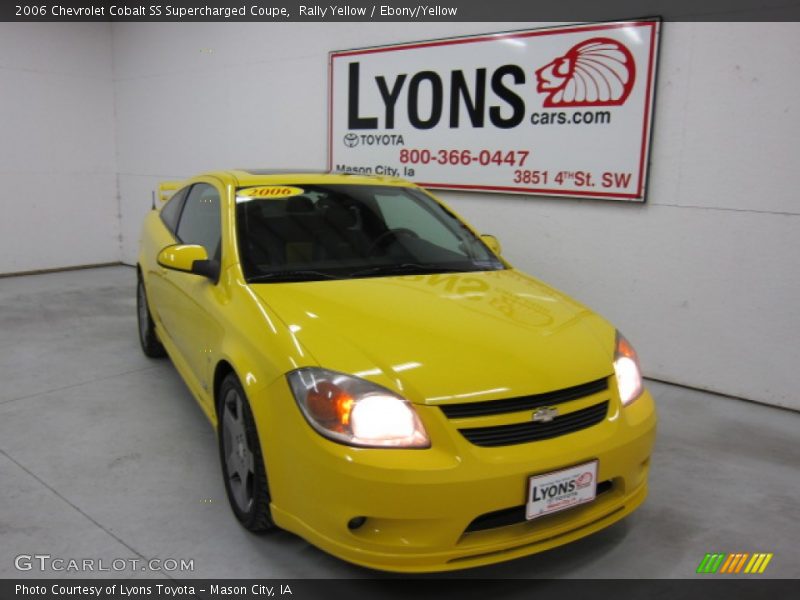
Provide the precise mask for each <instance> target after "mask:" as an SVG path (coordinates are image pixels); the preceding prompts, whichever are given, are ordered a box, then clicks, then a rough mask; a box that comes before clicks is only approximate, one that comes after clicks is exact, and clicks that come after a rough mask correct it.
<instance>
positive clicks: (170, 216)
mask: <svg viewBox="0 0 800 600" xmlns="http://www.w3.org/2000/svg"><path fill="white" fill-rule="evenodd" d="M188 191H189V188H188V187H185V188H183V189H181V190H178V191H177V192H175V193H174V194H172V198H170V199H169V201H168V202H167V203H166V204H165V205H164V208H162V209H161V220H162V221H164V225H166V226H167V229H169V230H170V231H171V232H172V233H175V227H177V225H178V217H180V216H181V207H182V206H183V201H184V200H185V199H186V192H188Z"/></svg>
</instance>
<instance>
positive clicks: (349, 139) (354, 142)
mask: <svg viewBox="0 0 800 600" xmlns="http://www.w3.org/2000/svg"><path fill="white" fill-rule="evenodd" d="M343 141H344V145H345V146H347V147H348V148H355V147H356V146H358V136H357V135H356V134H355V133H348V134H346V135H345V136H344V140H343Z"/></svg>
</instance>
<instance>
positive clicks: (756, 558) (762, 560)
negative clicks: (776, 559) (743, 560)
mask: <svg viewBox="0 0 800 600" xmlns="http://www.w3.org/2000/svg"><path fill="white" fill-rule="evenodd" d="M772 556H773V554H772V553H771V552H770V553H769V554H767V553H762V554H753V558H752V559H751V560H750V562H749V563H748V564H747V567H746V568H745V570H744V572H745V573H763V572H764V571H765V570H766V568H767V565H768V564H769V561H771V560H772Z"/></svg>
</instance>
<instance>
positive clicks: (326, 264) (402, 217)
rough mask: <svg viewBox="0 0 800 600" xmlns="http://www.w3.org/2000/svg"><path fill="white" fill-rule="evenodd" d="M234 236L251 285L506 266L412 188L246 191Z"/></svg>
mask: <svg viewBox="0 0 800 600" xmlns="http://www.w3.org/2000/svg"><path fill="white" fill-rule="evenodd" d="M236 230H237V236H238V244H239V253H240V256H241V262H242V268H243V270H244V275H245V278H246V279H247V281H248V282H251V283H256V282H263V283H269V282H279V281H311V280H325V279H350V278H361V277H381V276H388V275H406V274H423V273H447V272H462V271H463V272H466V271H494V270H499V269H504V268H505V267H504V265H503V263H502V262H501V261H499V260H498V259H497V257H496V256H495V255H494V254H492V252H491V251H490V250H489V249H488V248H487V247H486V245H485V244H484V243H483V242H482V241H481V240H480V239H479V238H478V237H476V236H475V235H474V234H473V233H472V232H471V231H470V230H469V229H468V228H467V227H466V226H465V225H464V224H463V223H462V222H461V221H459V220H458V219H457V218H456V217H455V216H453V215H452V214H451V213H450V212H448V211H447V210H446V209H444V208H443V207H442V206H441V205H440V204H439V203H438V202H436V201H434V200H433V199H432V198H431V197H430V196H428V195H427V194H425V193H424V192H422V191H419V190H415V189H413V188H405V187H395V186H377V185H307V184H302V185H281V186H274V185H272V186H251V187H244V188H240V189H239V190H237V195H236Z"/></svg>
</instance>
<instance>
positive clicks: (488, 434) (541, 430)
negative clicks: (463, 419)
mask: <svg viewBox="0 0 800 600" xmlns="http://www.w3.org/2000/svg"><path fill="white" fill-rule="evenodd" d="M607 412H608V400H606V401H605V402H601V403H599V404H595V405H593V406H590V407H588V408H584V409H581V410H576V411H574V412H571V413H567V414H565V415H559V416H557V417H555V418H554V419H553V420H552V421H550V422H549V423H537V422H535V421H530V422H526V423H513V424H511V425H495V426H492V427H469V428H465V429H459V430H458V431H459V432H460V433H461V435H463V436H464V437H465V438H467V440H468V441H470V442H472V443H473V444H475V445H476V446H487V447H492V446H508V445H511V444H524V443H526V442H535V441H539V440H546V439H549V438H554V437H557V436H560V435H565V434H567V433H572V432H573V431H579V430H581V429H586V428H587V427H591V426H592V425H596V424H597V423H599V422H600V421H602V420H603V419H605V417H606V413H607Z"/></svg>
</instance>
